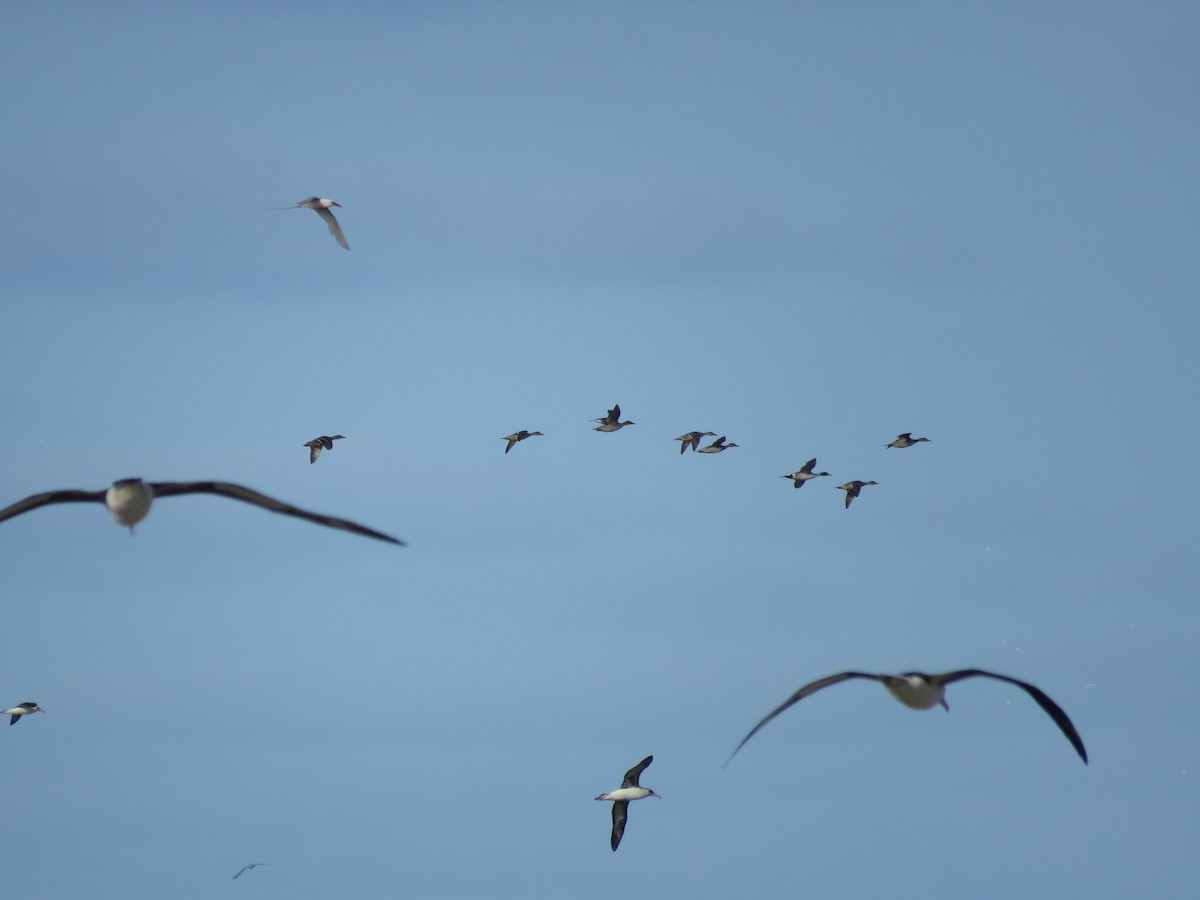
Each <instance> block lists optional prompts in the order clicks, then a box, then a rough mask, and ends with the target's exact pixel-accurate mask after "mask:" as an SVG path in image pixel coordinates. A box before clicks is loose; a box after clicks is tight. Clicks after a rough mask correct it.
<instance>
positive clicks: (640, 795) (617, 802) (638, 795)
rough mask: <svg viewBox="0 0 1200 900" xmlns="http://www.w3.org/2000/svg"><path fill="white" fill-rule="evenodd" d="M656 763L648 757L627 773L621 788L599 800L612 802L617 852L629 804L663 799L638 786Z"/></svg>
mask: <svg viewBox="0 0 1200 900" xmlns="http://www.w3.org/2000/svg"><path fill="white" fill-rule="evenodd" d="M652 762H654V757H653V756H647V757H646V758H645V759H643V760H642V761H641V762H640V763H638V764H637V765H636V766H634V767H633V768H632V769H630V770H629V771H628V772H626V773H625V780H624V781H622V782H621V786H620V787H619V788H617V789H616V790H615V791H609V792H608V793H607V794H601V795H600V796H599V797H597V798H596V799H597V800H612V801H613V809H612V820H613V827H612V841H611V843H612V848H613V851H614V852H615V851H616V849H617V847H618V846H619V845H620V843H621V835H623V834H624V833H625V820H626V819H627V818H629V803H630V801H631V800H642V799H644V798H646V797H658V799H660V800H661V799H662V797H659V796H658V794H656V793H654V791H652V790H650V788H644V787H642V786H641V785H639V784H638V779H639V778H640V777H641V775H642V772H643V771H644V770H645V768H646V766H648V765H650V763H652Z"/></svg>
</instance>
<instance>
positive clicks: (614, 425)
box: [592, 403, 637, 432]
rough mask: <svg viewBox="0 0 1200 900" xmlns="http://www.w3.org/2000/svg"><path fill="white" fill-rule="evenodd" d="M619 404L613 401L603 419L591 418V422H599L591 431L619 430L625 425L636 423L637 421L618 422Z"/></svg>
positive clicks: (619, 416) (619, 414) (619, 415)
mask: <svg viewBox="0 0 1200 900" xmlns="http://www.w3.org/2000/svg"><path fill="white" fill-rule="evenodd" d="M620 418H621V404H619V403H614V404H613V408H612V409H610V410H609V411H608V415H607V416H605V417H604V418H603V419H592V421H593V422H599V423H600V424H599V425H597V426H596V427H595V428H593V429H592V431H605V432H607V431H620V430H621V429H622V428H624V427H625V426H626V425H636V424H637V422H620V421H618V420H619V419H620Z"/></svg>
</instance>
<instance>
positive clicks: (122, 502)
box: [0, 478, 404, 546]
mask: <svg viewBox="0 0 1200 900" xmlns="http://www.w3.org/2000/svg"><path fill="white" fill-rule="evenodd" d="M177 494H217V495H219V496H222V497H230V498H232V499H234V500H241V501H242V502H243V503H252V504H254V505H255V506H261V507H262V508H263V509H266V510H270V511H271V512H277V513H282V514H283V515H285V516H296V517H297V518H300V519H308V521H310V522H316V523H317V524H318V525H325V526H326V527H328V528H340V529H341V530H342V531H351V532H353V533H354V534H361V535H363V536H364V537H373V538H376V539H378V540H381V541H387V542H388V543H391V544H399V545H400V546H404V541H399V540H396V538H394V537H389V536H388V535H386V534H383V533H382V532H379V531H374V530H373V529H370V528H367V527H365V526H363V525H358V524H356V523H354V522H351V521H349V520H348V519H337V518H334V517H333V516H326V515H322V514H321V513H314V512H309V511H308V510H306V509H301V508H300V507H298V506H292V505H291V504H290V503H284V502H283V501H281V500H275V499H273V498H271V497H268V496H267V495H266V494H260V493H259V492H258V491H254V490H251V489H250V488H248V487H242V486H241V485H240V484H230V483H229V482H228V481H157V482H148V481H142V479H140V478H123V479H121V480H120V481H114V482H113V484H112V487H110V488H109V489H108V490H106V491H80V490H62V491H47V492H46V493H44V494H34V495H33V496H31V497H26V498H25V499H24V500H18V501H17V502H16V503H14V504H12V505H11V506H7V507H5V508H4V509H0V522H3V521H4V520H5V519H11V518H13V517H14V516H19V515H21V513H25V512H29V511H30V510H31V509H37V508H38V507H41V506H49V505H50V504H51V503H103V504H104V505H105V506H107V507H108V512H109V514H110V515H111V516H112V517H113V518H114V519H116V521H117V523H118V524H120V525H126V526H128V528H129V533H130V534H133V526H134V525H136V524H137V523H138V522H140V521H142V519H144V518H146V514H147V513H148V512H150V505H151V504H152V503H153V502H154V499H155V498H156V497H172V496H175V495H177Z"/></svg>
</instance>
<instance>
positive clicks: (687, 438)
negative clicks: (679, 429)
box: [675, 431, 717, 456]
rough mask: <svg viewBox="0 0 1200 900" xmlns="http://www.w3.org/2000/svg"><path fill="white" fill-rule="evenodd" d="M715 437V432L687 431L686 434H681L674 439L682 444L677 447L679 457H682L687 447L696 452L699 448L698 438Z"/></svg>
mask: <svg viewBox="0 0 1200 900" xmlns="http://www.w3.org/2000/svg"><path fill="white" fill-rule="evenodd" d="M716 436H717V433H716V432H715V431H689V432H688V433H687V434H681V435H680V436H679V437H677V438H675V440H677V441H682V442H683V443H681V444H680V445H679V455H680V456H682V455H683V452H684V451H685V450H687V448H688V447H691V448H692V450H693V451H694V450H696V449H697V448H698V447H699V446H700V438H705V437H716Z"/></svg>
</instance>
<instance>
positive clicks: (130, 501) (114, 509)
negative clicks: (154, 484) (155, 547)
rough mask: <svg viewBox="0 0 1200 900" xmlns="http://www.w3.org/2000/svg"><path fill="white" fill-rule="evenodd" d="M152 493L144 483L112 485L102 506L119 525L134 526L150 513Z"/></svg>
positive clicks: (152, 500)
mask: <svg viewBox="0 0 1200 900" xmlns="http://www.w3.org/2000/svg"><path fill="white" fill-rule="evenodd" d="M153 502H154V492H153V491H151V490H150V487H149V485H147V484H145V483H144V482H140V481H138V482H133V483H129V484H114V485H113V486H112V487H110V488H109V489H108V493H107V494H105V496H104V505H105V506H107V507H108V511H109V513H110V514H111V515H112V517H113V518H114V519H116V520H117V522H118V523H120V524H121V525H127V526H132V525H136V524H137V523H138V522H140V521H142V519H144V518H146V514H147V513H148V512H150V504H151V503H153Z"/></svg>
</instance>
